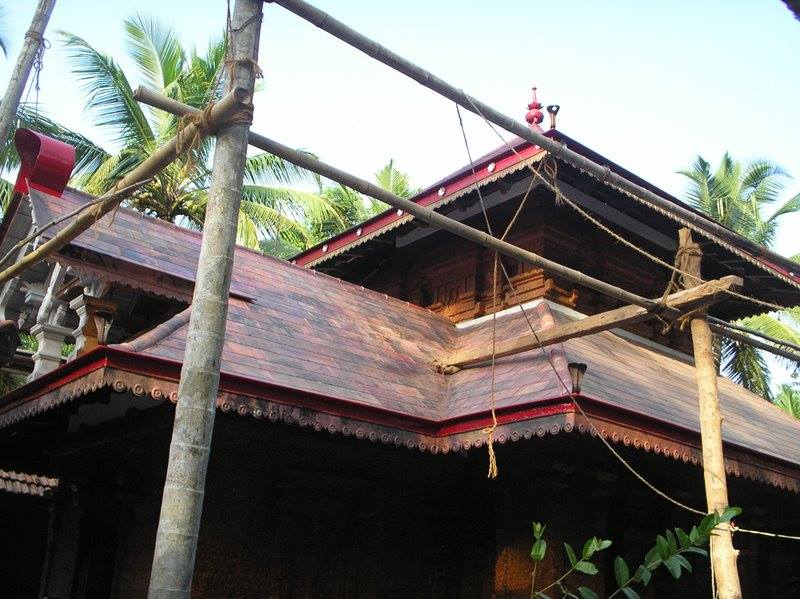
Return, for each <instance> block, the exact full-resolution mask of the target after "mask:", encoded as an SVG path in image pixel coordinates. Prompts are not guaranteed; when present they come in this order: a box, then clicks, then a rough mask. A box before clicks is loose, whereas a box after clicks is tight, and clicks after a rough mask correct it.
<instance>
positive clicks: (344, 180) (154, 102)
mask: <svg viewBox="0 0 800 599" xmlns="http://www.w3.org/2000/svg"><path fill="white" fill-rule="evenodd" d="M134 97H135V98H136V99H137V100H139V101H140V102H144V103H146V104H149V105H151V106H155V107H156V108H160V109H162V110H166V111H167V112H171V113H173V114H178V115H185V114H193V113H195V112H196V110H197V109H196V108H192V107H191V106H187V105H186V104H182V103H181V102H178V101H176V100H173V99H171V98H167V97H166V96H163V95H162V94H159V93H158V92H155V91H153V90H150V89H146V88H143V87H140V88H139V89H137V90H136V93H135V94H134ZM249 139H250V143H251V144H252V145H253V146H255V147H257V148H260V149H262V150H264V151H266V152H270V153H271V154H275V155H276V156H280V157H281V158H284V159H285V160H288V161H289V162H291V163H292V164H295V165H297V166H301V167H303V168H305V169H307V170H309V171H311V172H313V173H317V174H318V175H321V176H323V177H326V178H328V179H331V180H332V181H336V182H337V183H341V184H342V185H345V186H347V187H350V188H352V189H355V190H356V191H360V192H361V193H363V194H366V195H368V196H370V197H373V198H375V199H378V200H380V201H382V202H386V203H387V204H389V205H390V206H394V207H395V208H399V209H401V210H404V211H405V212H407V213H409V214H412V215H414V216H415V217H417V218H418V219H419V220H421V221H423V222H426V223H428V224H431V225H435V226H437V227H441V228H442V229H444V230H445V231H449V232H450V233H453V234H455V235H458V236H459V237H463V238H464V239H468V240H470V241H473V242H475V243H477V244H478V245H482V246H484V247H487V248H489V249H492V250H496V251H497V252H499V253H500V254H502V255H503V256H508V257H509V258H513V259H515V260H519V261H520V262H523V263H525V264H528V265H530V266H535V267H538V268H543V269H545V270H546V271H547V272H549V273H551V274H554V275H556V276H559V277H561V278H563V279H565V280H567V281H570V282H572V283H575V284H576V285H582V286H584V287H588V288H590V289H594V290H595V291H599V292H600V293H602V294H604V295H607V296H609V297H613V298H614V299H617V300H620V301H622V302H624V303H627V304H635V305H637V306H641V307H643V308H647V309H648V310H657V309H664V305H663V302H661V301H660V300H654V299H648V298H645V297H642V296H640V295H636V294H635V293H631V292H630V291H625V290H624V289H621V288H619V287H616V286H614V285H611V284H609V283H606V282H604V281H601V280H599V279H595V278H594V277H590V276H588V275H586V274H584V273H582V272H580V271H578V270H575V269H574V268H569V267H567V266H563V265H561V264H559V263H557V262H553V261H552V260H548V259H547V258H544V257H542V256H539V255H538V254H535V253H533V252H530V251H528V250H524V249H522V248H519V247H517V246H515V245H512V244H510V243H508V242H506V241H502V240H500V239H497V238H496V237H493V236H492V235H489V234H487V233H484V232H483V231H479V230H478V229H475V228H473V227H470V226H469V225H465V224H464V223H462V222H459V221H457V220H454V219H452V218H450V217H448V216H445V215H443V214H440V213H439V212H436V211H435V210H431V209H430V208H426V207H424V206H420V205H419V204H417V203H416V202H413V201H411V200H409V199H406V198H401V197H400V196H396V195H394V194H393V193H391V192H389V191H386V190H385V189H383V188H381V187H378V186H377V185H374V184H372V183H370V182H368V181H365V180H364V179H360V178H358V177H356V176H354V175H351V174H349V173H346V172H344V171H342V170H340V169H338V168H336V167H334V166H331V165H329V164H325V163H324V162H322V161H320V160H317V159H316V158H313V157H312V156H309V155H308V154H304V153H303V152H298V151H297V150H295V149H293V148H290V147H288V146H285V145H283V144H282V143H279V142H277V141H274V140H272V139H269V138H267V137H264V136H263V135H259V134H258V133H253V132H252V131H251V132H250V134H249ZM666 309H667V311H668V312H671V313H673V314H675V313H677V312H676V311H674V310H672V309H671V308H669V307H667V308H666Z"/></svg>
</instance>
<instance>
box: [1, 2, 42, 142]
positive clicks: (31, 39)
mask: <svg viewBox="0 0 800 599" xmlns="http://www.w3.org/2000/svg"><path fill="white" fill-rule="evenodd" d="M55 5H56V0H39V5H38V6H37V7H36V12H34V13H33V20H31V26H30V29H28V31H26V32H25V41H23V42H22V49H21V50H20V52H19V57H18V58H17V64H16V66H15V67H14V71H13V72H12V73H11V78H10V79H9V80H8V87H7V88H6V93H5V95H4V96H3V103H2V104H0V148H4V147H5V145H6V142H7V141H8V134H9V132H10V131H11V123H13V122H14V118H15V116H16V114H17V108H18V107H19V101H20V100H21V99H22V92H23V91H25V84H26V83H27V82H28V77H29V76H30V74H31V69H32V68H33V63H34V61H35V60H36V54H37V53H38V52H39V46H40V45H41V44H42V36H44V30H45V29H46V28H47V22H48V21H49V20H50V15H51V14H52V12H53V8H54V7H55Z"/></svg>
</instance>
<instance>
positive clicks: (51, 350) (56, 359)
mask: <svg viewBox="0 0 800 599" xmlns="http://www.w3.org/2000/svg"><path fill="white" fill-rule="evenodd" d="M31 334H32V335H33V336H34V337H36V341H37V342H38V344H39V347H38V348H37V350H36V353H35V354H33V372H31V374H30V376H29V377H28V380H29V381H32V380H33V379H35V378H39V377H40V376H42V375H43V374H46V373H48V372H50V371H52V370H55V369H56V368H58V367H59V366H60V365H61V348H62V347H64V339H65V338H66V337H67V336H69V335H71V334H72V329H70V328H67V327H62V326H60V325H57V324H48V323H43V324H35V325H33V327H32V328H31Z"/></svg>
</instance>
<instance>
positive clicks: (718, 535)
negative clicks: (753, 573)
mask: <svg viewBox="0 0 800 599" xmlns="http://www.w3.org/2000/svg"><path fill="white" fill-rule="evenodd" d="M678 237H679V243H678V254H677V256H678V260H677V263H678V264H677V265H678V266H679V267H680V269H681V270H682V271H683V272H685V273H688V275H690V276H691V277H692V278H691V279H689V278H688V277H684V278H683V281H682V282H683V284H684V285H685V284H686V280H687V279H688V280H693V279H694V280H696V279H699V278H700V277H701V272H700V271H701V269H700V262H701V260H702V251H701V250H700V246H699V245H698V244H697V243H695V242H694V240H693V239H692V232H691V231H690V230H689V229H688V228H682V229H681V230H680V231H679V232H678ZM689 324H690V327H691V331H692V347H693V349H694V372H695V378H696V380H697V397H698V405H699V416H700V443H701V446H702V452H703V479H704V482H705V490H706V503H707V507H708V511H709V513H710V512H713V511H717V512H719V513H722V512H723V511H724V510H726V509H727V508H728V507H729V503H728V484H727V479H726V474H725V457H724V454H723V452H722V412H721V410H720V407H719V395H718V390H717V376H718V373H717V364H716V361H715V360H714V349H713V337H712V334H711V328H710V327H709V326H708V322H707V321H706V313H705V310H700V311H697V312H695V313H694V315H693V317H692V318H691V320H690V323H689ZM710 543H711V545H710V547H711V552H710V558H711V564H712V571H713V573H714V580H715V581H716V586H717V593H718V597H719V599H741V597H742V590H741V586H740V584H739V572H738V570H737V569H736V559H737V556H738V551H736V550H735V549H734V548H733V533H732V532H731V527H730V524H729V523H728V522H725V523H723V524H720V525H719V526H717V527H716V528H715V529H714V533H713V534H712V535H711V540H710Z"/></svg>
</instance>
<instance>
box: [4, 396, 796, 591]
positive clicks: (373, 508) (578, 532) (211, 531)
mask: <svg viewBox="0 0 800 599" xmlns="http://www.w3.org/2000/svg"><path fill="white" fill-rule="evenodd" d="M157 416H158V418H156V419H151V420H152V421H151V422H149V423H148V424H147V425H146V426H144V427H139V428H138V430H137V431H136V432H135V433H134V434H131V433H130V431H129V432H128V433H126V434H120V430H112V429H108V430H106V432H105V433H103V435H105V437H104V438H103V439H101V437H102V436H101V435H100V432H99V431H98V435H97V436H95V437H94V438H91V437H86V438H85V439H84V441H83V442H84V443H85V449H83V450H80V449H77V448H76V447H75V446H73V447H72V449H71V450H70V453H69V460H71V461H72V463H73V464H74V466H75V468H74V469H73V470H72V476H73V479H74V480H75V482H76V483H77V484H78V485H79V488H80V489H82V490H81V491H80V493H81V495H82V498H81V501H80V503H81V505H82V510H83V511H82V513H83V517H82V526H81V540H80V543H79V546H80V547H79V554H80V555H81V556H83V558H82V559H83V562H84V563H83V565H81V564H79V565H78V571H77V572H76V573H75V576H74V581H75V582H74V585H73V587H72V588H73V591H72V592H73V594H71V595H69V594H66V595H59V596H61V597H74V598H76V599H77V598H80V599H88V598H90V597H91V598H94V597H98V598H99V597H112V598H114V599H128V598H130V599H133V598H140V597H143V596H144V595H145V594H146V588H147V583H148V577H149V570H150V561H151V559H152V551H153V545H154V541H155V530H156V523H157V518H158V511H159V496H160V485H161V484H162V481H163V476H164V471H165V463H166V456H167V449H168V438H169V427H168V425H169V416H170V414H169V413H166V412H165V413H162V414H160V415H157ZM159 419H160V424H159V422H157V421H158V420H159ZM162 425H163V426H162ZM496 447H497V457H498V463H499V467H500V477H499V478H498V479H497V480H488V479H487V478H486V465H487V456H486V452H485V449H478V450H471V451H469V452H467V453H456V454H449V455H436V456H432V455H428V454H422V453H419V452H417V451H411V450H407V449H405V448H395V447H385V446H381V445H374V444H372V443H369V442H368V441H364V440H357V439H353V438H343V437H341V436H332V435H329V434H327V433H324V432H323V433H317V432H313V431H309V430H305V429H299V428H295V427H288V426H286V425H283V424H273V423H269V422H265V421H254V420H252V419H250V418H243V417H239V416H236V415H229V414H221V415H220V416H219V417H218V420H217V427H216V430H215V433H214V445H213V451H212V460H211V464H210V468H209V473H208V483H207V495H206V502H205V510H204V514H203V524H202V528H201V532H200V540H199V549H198V554H197V564H196V573H195V578H194V588H193V597H195V598H196V599H205V598H209V599H210V598H217V597H226V598H233V599H247V598H265V597H275V598H296V599H304V598H311V597H332V598H337V597H342V598H344V597H430V598H434V597H436V598H439V597H444V598H454V599H455V598H473V597H475V598H489V597H502V598H508V599H512V598H513V599H523V598H524V599H527V598H528V597H529V596H530V573H531V567H532V564H531V561H530V558H529V552H530V547H531V543H532V535H531V522H532V521H533V520H540V521H542V522H545V523H547V526H548V528H547V535H546V536H547V539H548V541H549V543H550V547H551V552H550V554H549V556H548V559H547V560H546V561H545V562H544V563H543V564H542V565H541V566H540V567H539V569H538V580H540V581H542V582H547V581H550V580H552V579H553V578H554V577H555V576H556V575H557V574H559V573H561V572H563V571H564V567H565V565H564V556H563V550H562V549H561V547H562V543H563V542H569V543H571V544H572V545H573V546H582V544H583V542H584V541H585V540H586V538H587V537H588V536H591V535H597V536H600V537H603V538H610V539H612V540H613V541H614V545H613V546H612V549H610V550H609V551H608V553H607V555H606V559H605V560H601V561H600V563H599V565H600V568H601V572H600V574H599V575H598V576H596V577H583V578H576V579H575V585H574V586H577V584H586V585H587V586H590V587H591V588H594V589H595V590H596V591H597V592H598V593H600V594H601V596H603V595H604V593H609V592H610V591H611V590H612V589H613V586H612V581H613V569H612V565H611V560H612V559H613V556H615V555H618V554H619V555H623V556H624V557H625V558H626V559H627V560H628V561H629V562H631V563H633V562H634V560H636V559H637V558H641V556H642V555H643V553H644V552H645V551H646V550H647V549H648V548H649V546H650V544H652V543H653V541H654V539H655V535H656V534H658V533H661V532H663V530H664V529H666V528H667V527H671V526H682V527H689V526H690V525H691V524H692V523H693V522H694V519H693V517H692V516H691V515H689V516H687V515H686V514H684V513H683V512H681V511H680V510H678V509H677V508H674V507H673V506H671V505H670V504H667V503H665V502H663V501H662V500H660V499H659V498H657V497H656V496H654V495H653V494H652V492H650V491H649V490H647V489H645V488H644V487H643V486H642V485H641V484H640V483H638V482H637V481H635V480H634V479H632V478H631V477H630V475H629V473H627V471H625V470H624V469H623V468H622V466H620V465H619V463H617V462H616V461H615V460H614V458H613V457H611V456H610V455H609V454H608V452H607V450H605V449H604V448H603V447H602V446H601V445H600V443H599V441H598V440H597V439H592V438H590V437H584V436H581V435H577V434H574V433H573V434H561V435H558V436H555V437H551V436H547V437H544V438H534V439H531V440H529V441H519V442H517V443H508V444H505V445H497V446H496ZM622 449H623V451H624V452H625V453H626V457H627V458H628V459H630V460H631V461H632V462H633V463H634V464H635V465H636V466H637V468H639V469H641V470H642V471H643V472H646V473H647V474H648V476H649V477H650V478H651V479H652V480H653V482H655V483H656V484H657V485H659V486H663V487H664V488H668V489H670V491H671V492H672V493H674V494H676V495H677V496H678V497H679V498H680V499H681V500H683V501H686V502H688V503H691V504H694V505H702V502H703V499H702V497H703V490H702V489H703V484H702V478H701V472H700V470H699V469H698V468H696V467H692V466H690V465H686V464H683V463H681V462H675V461H672V460H669V459H666V458H663V457H662V456H653V455H651V454H644V453H641V452H638V451H634V450H632V449H625V448H622ZM65 457H67V456H66V454H65ZM79 479H82V480H79ZM730 487H731V497H732V503H734V504H735V505H742V506H743V507H745V510H746V512H747V511H748V510H749V516H748V518H747V519H746V520H743V521H742V525H747V524H750V525H752V526H754V527H760V528H776V527H778V528H781V529H782V530H784V531H788V532H791V531H792V530H794V531H797V530H798V528H800V519H799V518H798V515H797V513H796V510H794V511H793V510H792V506H793V505H795V504H796V496H795V495H791V494H789V493H786V492H778V491H775V490H771V489H769V488H767V487H765V486H763V485H757V484H753V483H746V484H745V483H743V482H742V481H740V480H739V479H732V480H731V483H730ZM101 506H105V507H103V508H102V509H101ZM109 514H113V518H112V520H113V521H114V522H113V523H109V522H108V517H109ZM9 516H10V514H8V513H3V514H2V517H3V518H8V517H9ZM95 525H102V526H103V527H105V528H106V529H108V530H113V531H114V539H113V543H108V542H102V543H99V544H98V539H97V538H96V535H87V534H86V531H90V530H91V529H92V527H93V526H95ZM35 526H39V529H38V530H41V522H40V523H39V524H38V525H34V527H33V528H32V529H31V530H37V529H36V528H35ZM56 528H58V527H56ZM101 541H102V539H101ZM6 542H7V541H6ZM735 542H736V546H737V548H739V549H741V551H742V553H741V557H740V571H741V575H742V580H743V584H744V587H745V588H746V589H747V593H746V596H747V597H778V596H785V597H789V596H795V595H793V593H796V592H797V591H798V590H800V586H798V585H800V574H799V573H800V554H798V553H797V551H795V550H794V548H793V546H791V545H789V546H786V545H787V543H788V542H786V543H783V544H780V543H777V542H775V541H772V540H762V539H754V538H748V537H745V536H743V535H737V538H736V541H735ZM775 543H777V544H775ZM101 547H106V549H105V551H100V550H99V548H101ZM6 549H7V548H6ZM34 554H36V549H35V548H34V549H32V550H31V553H30V555H34ZM691 561H692V563H693V564H694V565H695V572H694V574H692V575H688V576H687V575H684V578H682V579H681V580H680V581H679V582H677V583H675V582H673V581H672V580H671V579H670V577H669V576H668V575H666V573H661V574H660V575H659V576H658V577H657V578H656V580H655V581H654V583H653V585H652V586H651V587H650V589H648V591H647V594H645V595H643V596H644V597H647V598H649V599H653V598H657V597H663V598H668V597H676V596H680V597H687V598H690V599H691V598H693V597H698V598H702V597H707V596H709V588H708V586H709V582H708V581H709V572H708V569H707V567H706V565H707V562H706V561H705V560H703V559H700V558H697V557H692V559H691ZM87 568H88V570H87ZM109 568H111V575H110V576H105V575H104V576H102V577H97V579H96V580H98V581H101V580H102V581H105V584H106V585H107V587H106V588H104V589H103V588H100V585H99V584H98V585H88V584H85V581H84V583H81V580H82V576H83V579H85V578H86V577H85V575H82V574H81V573H82V572H86V571H94V572H101V573H102V572H105V573H108V572H109ZM0 569H4V570H7V568H4V567H3V564H0ZM0 574H3V575H9V573H8V572H7V571H5V572H0ZM29 578H30V577H29ZM33 578H35V576H34V577H33ZM5 580H8V578H6V579H5ZM81 585H82V586H81ZM4 596H6V595H4ZM9 596H20V597H22V596H29V595H14V594H13V593H12V594H11V595H9Z"/></svg>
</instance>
